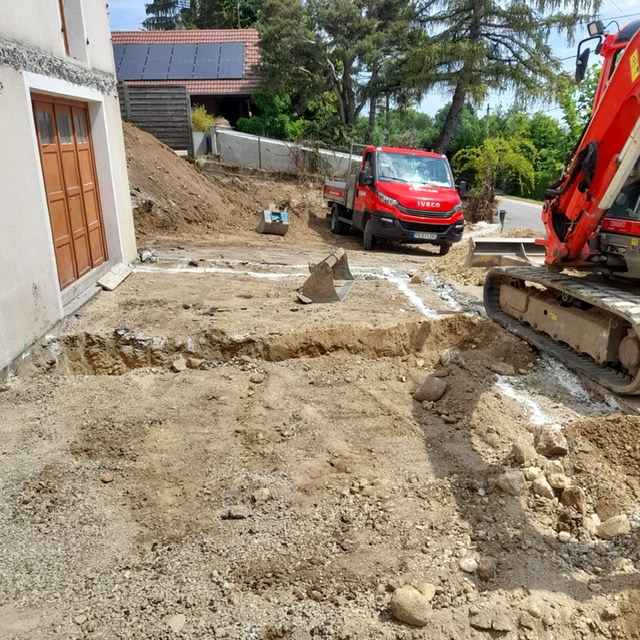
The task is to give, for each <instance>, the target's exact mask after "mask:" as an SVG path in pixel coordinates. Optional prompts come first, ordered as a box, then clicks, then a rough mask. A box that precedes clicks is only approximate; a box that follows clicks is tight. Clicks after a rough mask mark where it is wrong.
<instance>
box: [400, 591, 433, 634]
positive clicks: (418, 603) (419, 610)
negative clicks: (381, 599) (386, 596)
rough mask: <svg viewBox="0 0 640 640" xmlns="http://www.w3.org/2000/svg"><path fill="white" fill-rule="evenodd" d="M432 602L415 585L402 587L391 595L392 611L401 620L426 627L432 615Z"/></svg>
mask: <svg viewBox="0 0 640 640" xmlns="http://www.w3.org/2000/svg"><path fill="white" fill-rule="evenodd" d="M431 611H432V607H431V603H430V602H429V600H428V599H427V598H426V597H425V596H424V595H423V594H422V593H420V592H419V591H418V590H417V589H414V588H413V587H401V588H400V589H397V590H396V591H394V592H393V595H392V596H391V613H392V614H393V615H394V617H395V618H397V619H398V620H400V621H401V622H406V623H407V624H412V625H414V626H415V627H424V626H425V625H426V624H427V623H428V622H429V619H430V617H431Z"/></svg>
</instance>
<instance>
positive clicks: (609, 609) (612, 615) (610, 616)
mask: <svg viewBox="0 0 640 640" xmlns="http://www.w3.org/2000/svg"><path fill="white" fill-rule="evenodd" d="M619 615H620V611H619V610H618V607H617V606H616V605H614V604H609V605H607V606H606V607H605V608H604V609H603V611H602V613H601V614H600V617H601V618H602V619H603V620H615V619H616V618H617V617H618V616H619Z"/></svg>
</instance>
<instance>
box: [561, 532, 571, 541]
mask: <svg viewBox="0 0 640 640" xmlns="http://www.w3.org/2000/svg"><path fill="white" fill-rule="evenodd" d="M558 540H560V542H569V540H571V534H570V533H569V532H568V531H561V532H560V533H559V534H558Z"/></svg>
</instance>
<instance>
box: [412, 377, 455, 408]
mask: <svg viewBox="0 0 640 640" xmlns="http://www.w3.org/2000/svg"><path fill="white" fill-rule="evenodd" d="M447 387H448V383H447V381H446V380H444V379H442V378H436V377H435V376H428V377H427V379H426V380H425V381H424V382H423V383H422V384H421V385H420V386H419V387H418V389H417V390H416V391H415V392H414V394H413V398H414V400H417V401H418V402H425V401H427V402H428V401H431V402H435V401H436V400H440V398H442V396H443V395H444V393H445V391H446V390H447Z"/></svg>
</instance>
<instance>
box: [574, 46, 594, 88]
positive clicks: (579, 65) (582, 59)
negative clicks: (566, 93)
mask: <svg viewBox="0 0 640 640" xmlns="http://www.w3.org/2000/svg"><path fill="white" fill-rule="evenodd" d="M589 53H591V50H590V49H585V50H584V51H583V52H582V53H581V54H580V55H579V56H578V59H577V60H576V75H575V79H576V84H580V83H581V82H582V79H583V78H584V74H585V73H587V64H588V63H589Z"/></svg>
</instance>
